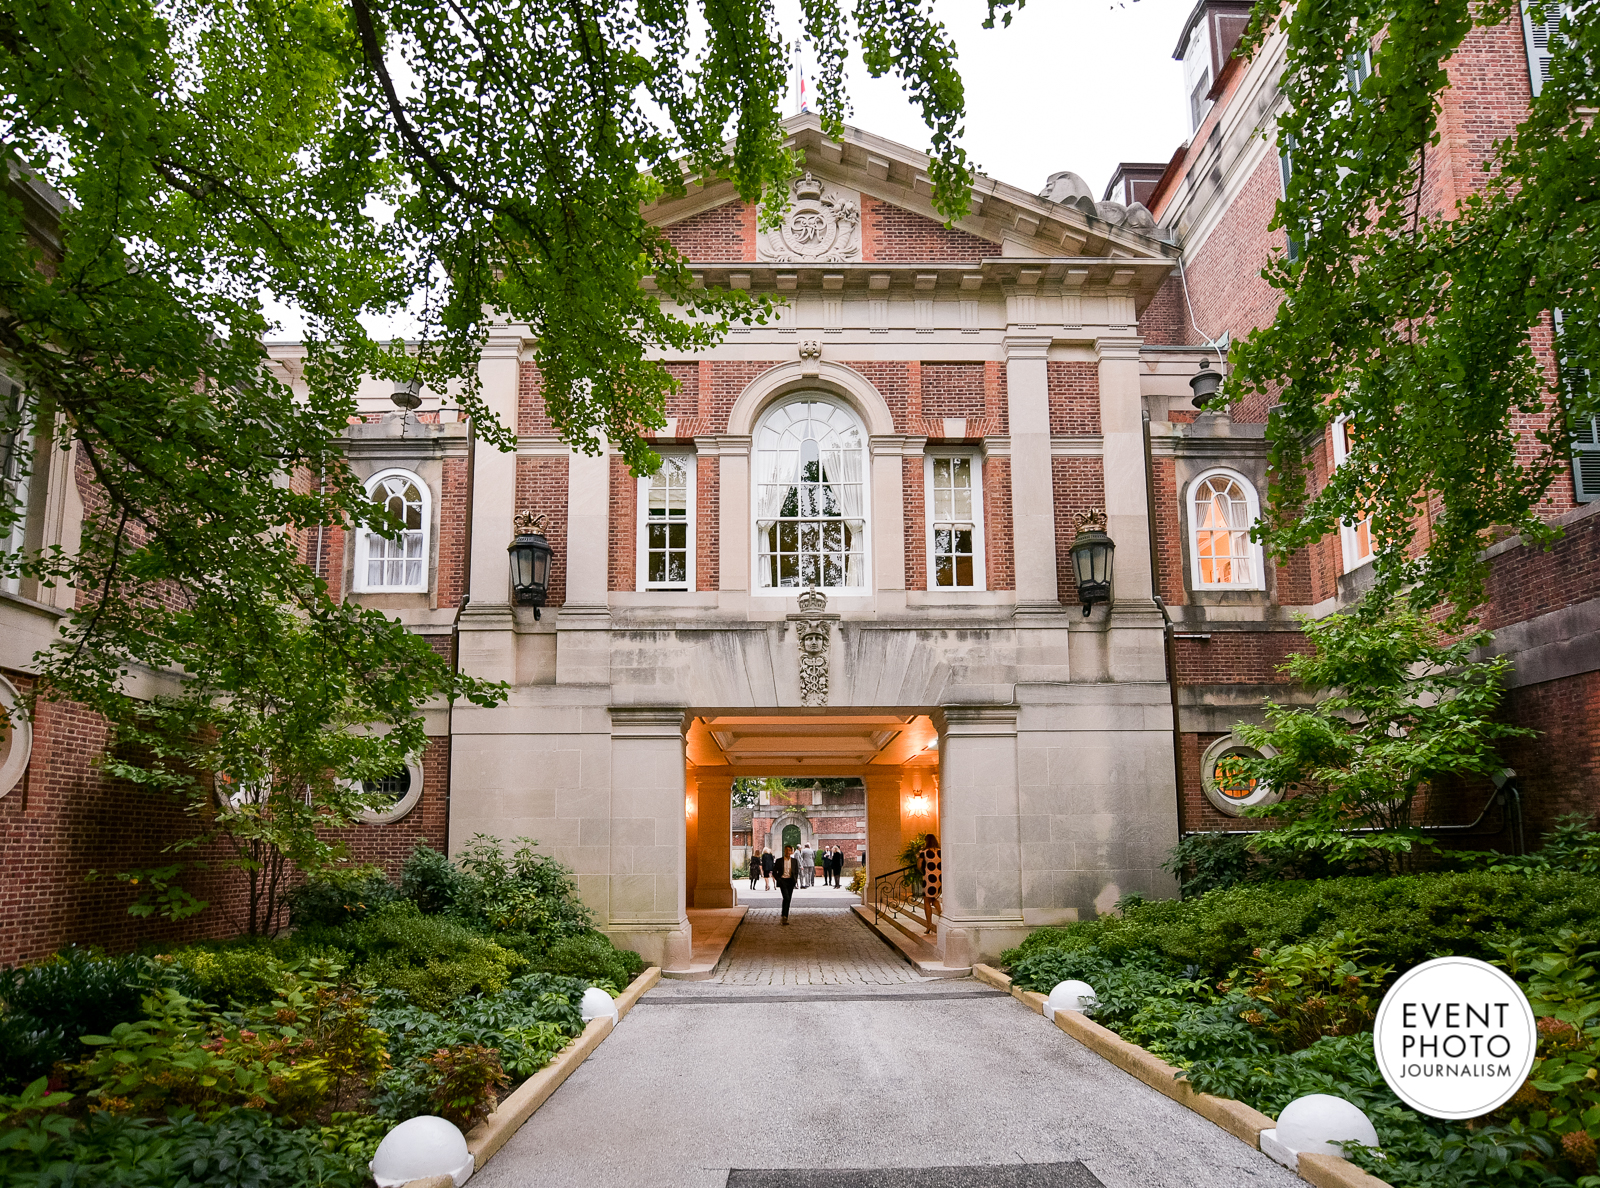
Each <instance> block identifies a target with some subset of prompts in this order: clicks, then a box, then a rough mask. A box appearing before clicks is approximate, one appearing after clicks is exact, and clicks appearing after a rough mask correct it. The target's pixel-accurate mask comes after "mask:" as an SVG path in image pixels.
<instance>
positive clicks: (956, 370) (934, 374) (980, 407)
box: [921, 363, 988, 433]
mask: <svg viewBox="0 0 1600 1188" xmlns="http://www.w3.org/2000/svg"><path fill="white" fill-rule="evenodd" d="M987 412H988V405H987V404H986V403H985V402H984V386H983V364H982V363H924V364H923V365H922V410H921V415H922V416H923V417H925V418H927V419H929V420H942V419H943V418H945V417H966V418H967V419H968V421H969V422H970V421H974V420H977V419H978V418H979V417H982V416H984V415H986V414H987ZM940 431H941V433H942V432H943V430H942V428H941V430H940Z"/></svg>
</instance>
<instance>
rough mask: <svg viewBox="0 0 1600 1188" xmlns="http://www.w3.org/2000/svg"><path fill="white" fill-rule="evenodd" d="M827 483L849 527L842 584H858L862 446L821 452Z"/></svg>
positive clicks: (862, 526)
mask: <svg viewBox="0 0 1600 1188" xmlns="http://www.w3.org/2000/svg"><path fill="white" fill-rule="evenodd" d="M824 465H825V466H826V467H827V468H828V485H829V486H830V487H831V488H832V489H833V496H834V498H835V499H836V500H838V503H839V514H840V515H842V516H843V517H844V522H845V524H846V526H848V527H849V529H850V554H849V557H848V558H847V559H846V561H845V584H846V585H848V586H859V585H861V579H862V574H861V566H862V556H861V551H860V550H861V541H862V538H863V535H864V533H865V529H866V526H867V522H866V520H864V519H863V518H862V515H861V511H862V508H863V507H864V506H865V500H864V497H863V493H862V490H861V449H860V447H855V448H850V447H844V446H838V445H830V446H829V448H828V450H827V452H826V454H825V455H824Z"/></svg>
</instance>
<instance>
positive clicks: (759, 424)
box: [748, 389, 877, 598]
mask: <svg viewBox="0 0 1600 1188" xmlns="http://www.w3.org/2000/svg"><path fill="white" fill-rule="evenodd" d="M801 403H812V404H830V405H833V406H834V407H836V408H839V409H843V410H844V412H845V413H846V414H847V415H848V416H849V417H850V419H851V420H853V421H854V422H855V427H856V429H857V432H858V433H859V436H860V440H861V524H862V527H861V535H862V542H861V582H860V584H858V585H854V586H818V587H817V589H819V590H822V591H824V592H826V593H828V594H833V595H837V596H838V597H841V598H852V597H855V598H859V597H865V596H867V595H870V594H872V593H873V591H874V590H875V589H876V586H875V585H874V584H873V583H874V577H873V556H872V550H873V547H874V543H875V541H876V539H877V534H876V531H875V529H874V527H873V523H872V513H873V503H872V462H873V458H872V448H871V445H870V442H869V439H868V436H867V426H866V423H865V421H863V420H862V418H861V414H860V413H858V412H857V411H856V410H855V409H854V408H852V407H851V405H850V403H849V402H848V401H846V400H844V399H842V398H840V397H838V396H836V395H834V394H833V393H832V392H828V391H822V390H816V389H809V390H804V391H797V392H790V393H787V394H786V395H785V396H784V397H783V398H782V399H780V400H774V401H773V402H772V403H771V404H770V405H768V406H767V407H766V408H765V409H763V410H762V412H761V416H760V417H759V418H757V420H756V423H755V432H754V433H753V434H751V441H750V517H749V520H748V524H749V531H750V592H751V593H752V594H753V595H755V596H756V597H767V598H793V597H795V596H796V595H797V594H799V593H801V592H802V591H803V590H804V589H805V587H804V586H767V585H763V584H762V552H761V529H760V527H759V526H758V521H759V520H760V518H761V516H760V508H761V488H762V485H763V482H762V480H763V477H764V476H763V474H762V465H763V462H764V458H763V451H762V448H761V437H762V430H763V429H765V428H766V426H767V420H768V418H769V417H771V416H772V415H773V414H774V413H775V412H777V411H778V410H779V409H780V408H785V407H787V406H788V405H791V404H801Z"/></svg>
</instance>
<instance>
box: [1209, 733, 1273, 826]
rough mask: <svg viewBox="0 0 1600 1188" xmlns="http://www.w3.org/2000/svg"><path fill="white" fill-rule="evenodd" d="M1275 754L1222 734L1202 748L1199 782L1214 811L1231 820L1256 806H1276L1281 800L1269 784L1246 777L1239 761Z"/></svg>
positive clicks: (1268, 748)
mask: <svg viewBox="0 0 1600 1188" xmlns="http://www.w3.org/2000/svg"><path fill="white" fill-rule="evenodd" d="M1276 753H1277V752H1276V751H1273V750H1272V749H1271V748H1270V747H1266V748H1262V749H1260V750H1258V749H1256V748H1255V747H1251V746H1247V745H1246V744H1245V743H1244V742H1243V740H1241V739H1240V738H1239V737H1238V735H1235V734H1225V735H1223V736H1222V737H1221V738H1219V739H1217V740H1216V741H1215V742H1213V743H1212V744H1211V745H1210V746H1208V747H1207V748H1206V749H1205V753H1204V754H1203V755H1201V756H1200V783H1201V786H1202V787H1203V788H1204V790H1205V794H1206V800H1208V801H1209V802H1210V803H1211V805H1212V807H1213V808H1215V809H1217V811H1219V812H1222V813H1226V814H1227V815H1228V816H1230V817H1237V816H1240V815H1241V814H1242V813H1243V812H1244V810H1245V809H1247V808H1253V807H1255V806H1256V805H1258V804H1276V803H1277V802H1278V801H1279V800H1281V799H1283V796H1282V794H1281V793H1279V792H1277V791H1275V790H1274V789H1273V788H1272V786H1271V785H1270V784H1266V783H1262V782H1261V781H1259V780H1253V779H1250V778H1248V777H1247V776H1246V775H1245V774H1244V772H1243V770H1241V769H1242V766H1243V765H1242V764H1241V763H1240V760H1241V759H1247V758H1248V759H1258V758H1262V757H1266V758H1269V759H1270V758H1271V757H1272V756H1273V755H1275V754H1276Z"/></svg>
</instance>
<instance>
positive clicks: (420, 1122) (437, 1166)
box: [367, 1114, 472, 1188]
mask: <svg viewBox="0 0 1600 1188" xmlns="http://www.w3.org/2000/svg"><path fill="white" fill-rule="evenodd" d="M367 1169H368V1170H369V1171H371V1172H372V1178H373V1180H375V1181H376V1182H377V1185H378V1188H400V1185H402V1184H409V1183H410V1182H411V1181H412V1180H424V1179H427V1178H428V1177H429V1176H449V1177H450V1182H451V1183H453V1184H454V1185H455V1186H456V1188H461V1185H463V1184H465V1183H466V1182H467V1177H468V1176H470V1175H471V1174H472V1156H471V1155H470V1154H469V1153H468V1151H467V1140H466V1139H464V1138H462V1137H461V1132H460V1131H459V1130H457V1129H456V1124H455V1123H454V1122H450V1121H447V1120H446V1119H444V1118H437V1117H434V1116H433V1115H432V1114H424V1115H422V1117H420V1118H408V1119H406V1120H405V1121H404V1122H402V1123H400V1125H398V1126H396V1127H395V1128H394V1129H393V1130H391V1131H390V1132H389V1133H388V1134H386V1135H384V1136H383V1142H381V1143H379V1144H378V1151H377V1154H375V1155H374V1156H373V1157H372V1162H371V1163H369V1164H368V1165H367Z"/></svg>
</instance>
